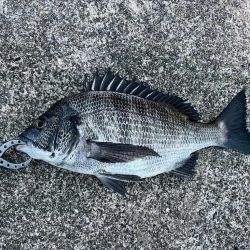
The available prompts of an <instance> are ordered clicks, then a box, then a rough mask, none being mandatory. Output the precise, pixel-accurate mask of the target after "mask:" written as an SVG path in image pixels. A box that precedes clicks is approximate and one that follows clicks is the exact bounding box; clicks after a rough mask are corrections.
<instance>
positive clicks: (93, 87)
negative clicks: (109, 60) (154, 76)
mask: <svg viewBox="0 0 250 250" xmlns="http://www.w3.org/2000/svg"><path fill="white" fill-rule="evenodd" d="M86 91H113V92H118V93H124V94H129V95H134V96H138V97H141V98H144V99H147V100H151V101H154V102H158V103H165V104H169V105H171V106H173V107H175V108H176V109H177V110H178V111H179V112H181V113H182V114H184V115H186V116H187V117H188V118H189V120H190V121H199V119H200V116H199V114H198V112H197V111H196V110H195V109H194V107H193V106H192V105H191V104H190V103H187V102H186V100H183V99H182V98H180V97H178V96H176V95H170V94H165V93H162V92H161V91H158V90H155V89H151V88H150V87H149V85H147V84H145V83H140V82H136V81H134V80H132V81H129V80H126V79H125V78H121V77H120V76H119V75H118V74H113V73H112V72H111V71H110V69H108V70H107V71H106V73H105V74H104V76H102V77H101V76H99V73H98V70H97V71H96V73H95V74H94V78H93V80H92V81H90V82H88V83H87V87H86Z"/></svg>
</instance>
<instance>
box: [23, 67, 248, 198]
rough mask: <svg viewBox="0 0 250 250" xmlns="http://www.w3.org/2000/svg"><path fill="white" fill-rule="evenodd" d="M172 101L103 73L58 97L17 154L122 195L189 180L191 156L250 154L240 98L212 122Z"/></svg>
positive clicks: (242, 97) (242, 96) (178, 100)
mask: <svg viewBox="0 0 250 250" xmlns="http://www.w3.org/2000/svg"><path fill="white" fill-rule="evenodd" d="M198 118H199V117H198V113H197V112H196V111H195V110H194V108H193V107H192V106H191V105H190V104H188V103H186V102H185V101H183V100H182V99H181V98H179V97H177V96H171V95H168V94H163V93H161V92H159V91H156V90H151V89H150V88H149V87H147V86H145V85H143V84H139V83H135V82H133V81H132V82H129V81H127V80H125V79H122V78H120V77H119V76H117V75H113V74H112V73H111V72H110V71H108V72H107V73H106V74H105V75H104V76H103V77H99V75H96V76H95V78H94V79H93V81H92V82H90V83H89V85H88V86H87V91H86V92H83V93H80V94H77V95H74V96H71V97H68V98H65V99H63V100H61V101H59V102H57V103H56V104H55V105H53V106H52V107H51V108H50V109H49V110H48V111H47V112H45V113H44V114H43V115H42V116H40V117H38V119H37V120H36V121H35V122H34V124H32V125H31V126H30V127H29V128H27V129H26V130H25V131H24V132H23V133H22V134H21V135H20V136H19V138H20V139H21V140H22V141H25V142H26V144H25V145H21V146H18V149H19V150H20V151H23V152H25V153H27V154H29V156H30V157H32V158H35V159H40V160H44V161H46V162H48V163H50V164H52V165H55V166H58V167H61V168H64V169H68V170H71V171H75V172H79V173H84V174H90V175H95V176H97V177H98V178H99V179H100V180H101V181H102V182H103V184H104V185H106V186H107V187H108V188H110V189H112V190H113V191H115V192H118V193H120V194H124V193H125V189H124V186H123V183H122V182H123V181H138V180H140V179H141V178H146V177H151V176H155V175H158V174H161V173H166V172H172V173H175V174H177V175H181V176H191V175H192V174H193V170H194V165H195V161H196V159H197V152H198V151H199V150H200V149H202V148H206V147H211V146H219V147H224V148H231V149H234V150H237V151H239V152H242V153H245V154H250V134H249V132H248V131H247V128H246V96H245V91H244V90H243V91H241V92H240V93H239V94H238V95H237V96H236V97H235V98H234V99H233V100H232V101H231V103H230V104H229V105H228V106H227V107H226V108H225V109H224V111H223V112H222V113H221V114H220V115H219V117H218V118H217V119H215V121H214V122H211V123H209V124H204V123H200V122H199V121H198Z"/></svg>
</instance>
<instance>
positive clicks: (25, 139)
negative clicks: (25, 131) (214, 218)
mask: <svg viewBox="0 0 250 250" xmlns="http://www.w3.org/2000/svg"><path fill="white" fill-rule="evenodd" d="M17 140H20V141H22V142H23V143H24V145H31V144H33V143H34V141H32V140H31V139H29V138H28V137H26V136H23V135H20V136H18V137H17Z"/></svg>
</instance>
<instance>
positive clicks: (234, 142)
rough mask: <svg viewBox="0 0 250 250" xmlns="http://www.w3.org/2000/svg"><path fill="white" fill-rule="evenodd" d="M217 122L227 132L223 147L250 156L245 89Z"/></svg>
mask: <svg viewBox="0 0 250 250" xmlns="http://www.w3.org/2000/svg"><path fill="white" fill-rule="evenodd" d="M215 122H216V123H217V125H218V126H219V127H220V128H222V129H223V130H224V131H225V135H224V140H223V144H222V146H223V147H225V148H230V149H233V150H236V151H239V152H241V153H244V154H250V133H249V132H248V130H247V127H246V94H245V89H243V90H242V91H241V92H240V93H238V94H237V95H236V96H235V97H234V99H233V100H232V101H231V102H230V103H229V104H228V106H227V107H226V108H225V109H224V110H223V111H222V113H221V114H220V115H219V117H218V118H217V119H216V120H215Z"/></svg>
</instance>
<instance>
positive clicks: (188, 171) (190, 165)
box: [170, 152, 199, 178]
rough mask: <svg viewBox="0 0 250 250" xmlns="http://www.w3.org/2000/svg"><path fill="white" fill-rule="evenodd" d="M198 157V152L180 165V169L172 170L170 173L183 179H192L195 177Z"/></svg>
mask: <svg viewBox="0 0 250 250" xmlns="http://www.w3.org/2000/svg"><path fill="white" fill-rule="evenodd" d="M198 155H199V153H198V152H194V153H192V154H191V155H190V156H189V157H188V158H187V159H186V160H184V161H183V162H181V163H180V164H181V166H180V167H178V168H177V169H175V170H172V171H171V172H170V173H171V174H174V175H177V176H181V177H188V178H191V177H192V176H193V175H194V168H195V164H196V161H197V159H198Z"/></svg>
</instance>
